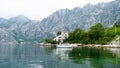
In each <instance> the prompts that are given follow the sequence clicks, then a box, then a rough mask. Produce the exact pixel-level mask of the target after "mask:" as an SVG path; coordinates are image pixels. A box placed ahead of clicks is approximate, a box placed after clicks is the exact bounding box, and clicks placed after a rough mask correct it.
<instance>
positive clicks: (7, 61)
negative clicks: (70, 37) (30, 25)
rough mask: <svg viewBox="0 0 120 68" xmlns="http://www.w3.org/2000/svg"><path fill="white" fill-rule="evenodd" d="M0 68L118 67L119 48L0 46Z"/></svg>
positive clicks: (31, 45)
mask: <svg viewBox="0 0 120 68" xmlns="http://www.w3.org/2000/svg"><path fill="white" fill-rule="evenodd" d="M0 68H120V49H119V48H111V49H110V48H109V49H106V48H88V47H78V48H54V47H42V46H40V45H37V44H32V43H25V44H19V45H7V44H5V45H0Z"/></svg>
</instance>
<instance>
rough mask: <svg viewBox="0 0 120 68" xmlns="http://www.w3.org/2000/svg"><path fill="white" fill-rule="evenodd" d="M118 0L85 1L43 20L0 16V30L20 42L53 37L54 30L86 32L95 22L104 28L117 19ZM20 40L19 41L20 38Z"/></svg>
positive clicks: (119, 7)
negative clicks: (103, 1) (81, 5)
mask: <svg viewBox="0 0 120 68" xmlns="http://www.w3.org/2000/svg"><path fill="white" fill-rule="evenodd" d="M119 14H120V0H115V1H111V2H108V3H98V4H95V5H92V4H87V5H85V6H84V7H82V8H81V7H75V8H73V9H72V10H69V9H60V10H57V11H55V12H54V13H52V14H51V15H50V16H48V17H47V18H44V19H43V20H30V19H29V18H27V17H25V16H22V15H18V16H16V17H13V18H10V19H4V18H3V19H2V18H0V29H4V30H7V31H9V32H12V33H13V35H12V36H13V37H14V38H15V39H17V41H20V40H21V39H22V40H24V41H33V40H35V41H38V42H41V41H43V40H44V39H45V38H50V37H53V36H54V35H53V33H54V32H58V31H67V32H70V31H73V30H75V29H76V28H81V29H83V30H86V31H88V30H89V28H90V27H91V26H93V25H95V24H96V23H101V24H103V26H104V27H111V26H113V25H114V23H115V22H116V20H118V19H120V15H119ZM19 39H20V40H19Z"/></svg>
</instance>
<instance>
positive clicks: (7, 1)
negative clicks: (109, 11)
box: [0, 0, 111, 20]
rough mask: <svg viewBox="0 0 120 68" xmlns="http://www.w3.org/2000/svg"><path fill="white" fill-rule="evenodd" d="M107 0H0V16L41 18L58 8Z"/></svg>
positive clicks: (81, 5) (80, 5)
mask: <svg viewBox="0 0 120 68" xmlns="http://www.w3.org/2000/svg"><path fill="white" fill-rule="evenodd" d="M108 1H111V0H0V17H4V18H9V17H14V16H17V15H24V16H26V17H28V18H30V19H35V20H37V19H38V20H41V19H43V18H45V17H47V16H49V15H50V14H51V13H53V12H55V11H56V10H58V9H65V8H68V9H73V8H75V7H83V6H84V5H85V4H87V3H92V4H96V3H98V2H108Z"/></svg>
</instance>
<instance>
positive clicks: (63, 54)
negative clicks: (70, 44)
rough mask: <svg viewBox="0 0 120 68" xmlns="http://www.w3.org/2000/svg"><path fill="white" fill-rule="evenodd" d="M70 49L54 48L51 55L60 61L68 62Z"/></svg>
mask: <svg viewBox="0 0 120 68" xmlns="http://www.w3.org/2000/svg"><path fill="white" fill-rule="evenodd" d="M71 50H72V48H56V49H55V50H54V51H53V53H54V54H55V55H56V56H57V57H58V58H59V59H60V60H68V59H69V58H68V53H69V51H71Z"/></svg>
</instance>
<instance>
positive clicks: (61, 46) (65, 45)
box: [57, 43, 73, 48]
mask: <svg viewBox="0 0 120 68" xmlns="http://www.w3.org/2000/svg"><path fill="white" fill-rule="evenodd" d="M57 47H58V48H71V47H73V46H72V45H70V44H67V43H64V44H60V45H57Z"/></svg>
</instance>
